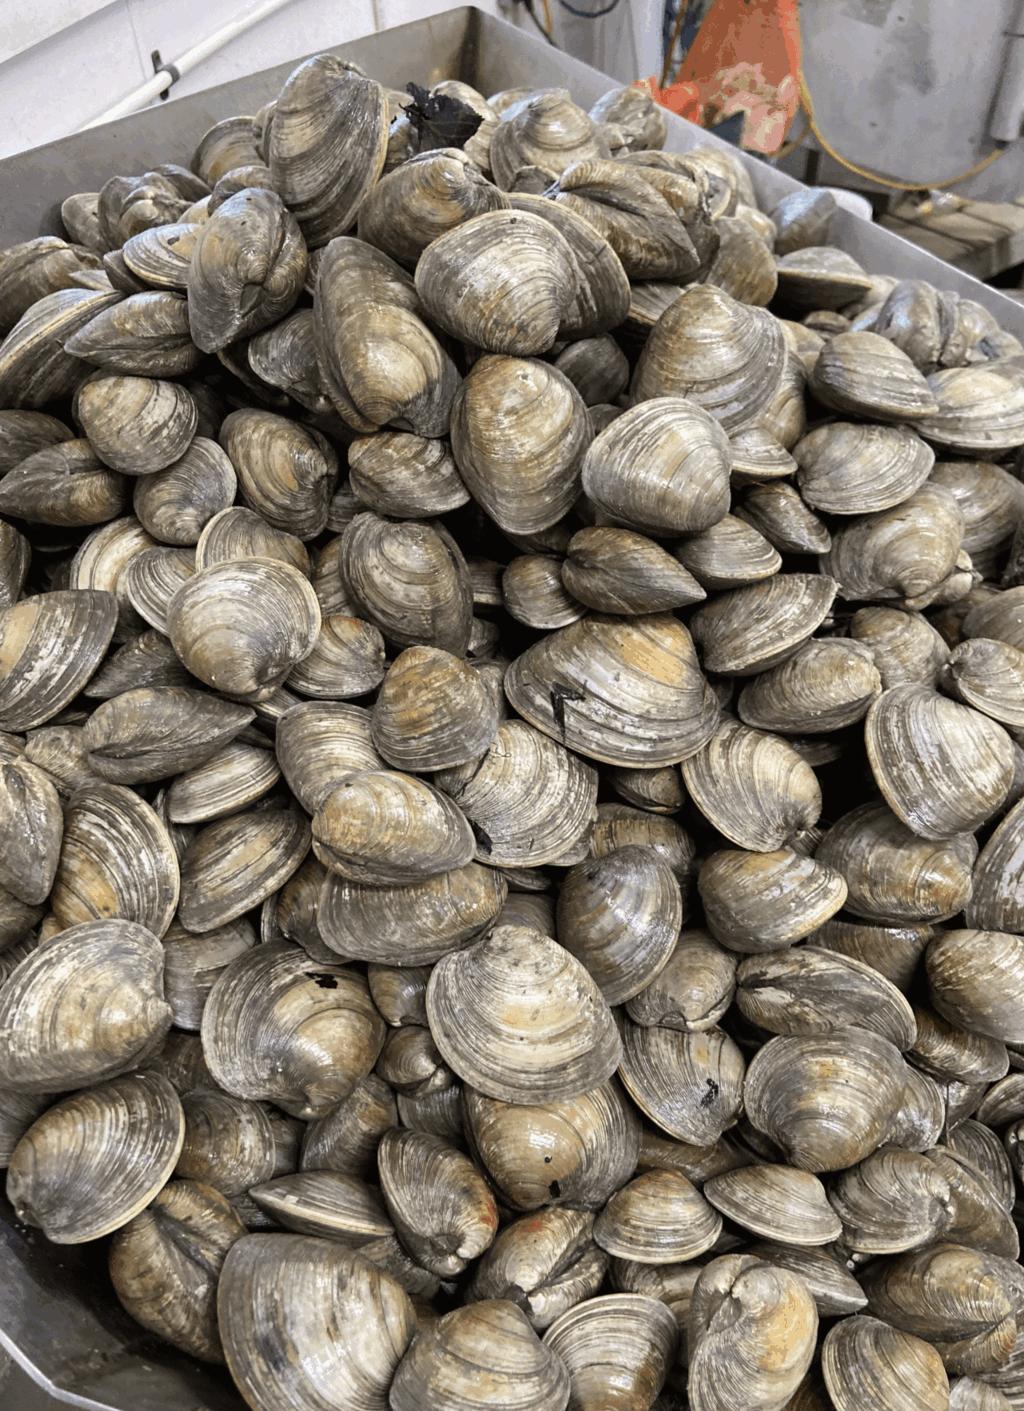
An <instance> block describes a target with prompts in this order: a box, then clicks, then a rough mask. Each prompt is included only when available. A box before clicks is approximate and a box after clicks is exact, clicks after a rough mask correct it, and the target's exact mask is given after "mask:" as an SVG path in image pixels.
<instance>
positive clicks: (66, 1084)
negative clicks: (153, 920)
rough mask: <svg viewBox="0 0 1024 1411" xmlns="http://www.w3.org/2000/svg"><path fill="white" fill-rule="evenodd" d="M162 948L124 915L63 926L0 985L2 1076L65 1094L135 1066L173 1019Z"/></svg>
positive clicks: (26, 1088)
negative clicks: (166, 997)
mask: <svg viewBox="0 0 1024 1411" xmlns="http://www.w3.org/2000/svg"><path fill="white" fill-rule="evenodd" d="M163 965H164V956H163V950H162V948H161V946H160V944H159V942H158V941H157V938H156V937H155V936H154V935H153V934H152V932H150V931H147V930H146V929H145V927H143V926H138V925H136V924H134V923H132V922H130V921H93V922H85V923H83V924H81V925H77V926H71V927H68V928H67V929H66V930H65V931H62V932H61V933H60V934H59V935H57V936H55V937H54V938H53V939H52V940H51V941H49V942H48V943H47V944H46V945H44V946H41V947H39V948H38V949H36V950H35V951H33V952H32V954H31V955H29V956H28V957H27V958H26V959H25V960H24V961H23V962H22V963H21V965H19V966H18V968H17V970H16V971H15V972H14V973H13V974H12V975H11V976H10V978H9V979H8V980H7V981H6V983H5V984H4V986H3V993H2V996H0V1035H2V1036H3V1042H4V1082H5V1083H6V1084H7V1086H8V1087H10V1088H11V1089H13V1090H14V1091H17V1092H47V1093H52V1092H55V1091H57V1092H67V1091H70V1090H72V1089H75V1088H83V1087H89V1086H91V1085H92V1084H94V1083H97V1082H102V1081H104V1080H106V1079H108V1078H113V1077H116V1076H118V1075H119V1074H121V1073H125V1072H127V1071H129V1070H131V1069H133V1068H136V1067H138V1066H139V1065H140V1064H141V1063H142V1062H143V1060H144V1059H146V1058H147V1057H149V1055H150V1054H151V1053H152V1052H154V1051H155V1050H156V1049H157V1048H158V1047H159V1046H160V1044H161V1042H162V1041H163V1038H164V1035H165V1034H166V1033H167V1031H168V1029H169V1028H170V1025H171V1009H170V1006H169V1005H168V1004H167V1003H166V1001H165V1000H164V989H163Z"/></svg>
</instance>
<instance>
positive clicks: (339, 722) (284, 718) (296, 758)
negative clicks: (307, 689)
mask: <svg viewBox="0 0 1024 1411" xmlns="http://www.w3.org/2000/svg"><path fill="white" fill-rule="evenodd" d="M370 730H371V715H370V712H369V710H367V709H366V708H365V707H364V706H358V705H350V704H349V703H347V702H342V701H304V702H302V703H301V704H298V705H293V706H292V707H291V708H290V709H289V710H286V711H285V712H284V713H283V714H282V715H281V716H280V718H279V720H278V723H277V729H276V740H275V743H276V753H277V758H278V763H279V764H280V766H281V772H282V773H283V774H284V777H285V779H286V781H287V783H288V787H289V788H290V789H291V791H292V793H293V794H294V795H295V797H296V798H297V799H298V801H299V803H300V804H301V805H302V807H303V808H304V809H305V810H306V812H307V813H309V814H314V813H316V811H317V809H318V808H319V807H320V805H321V804H322V803H323V801H324V799H326V798H327V796H328V794H330V793H331V792H332V791H333V790H334V789H335V788H337V786H338V785H339V784H340V783H342V782H343V780H345V779H346V778H347V777H348V776H349V775H350V774H362V773H364V772H365V771H366V770H377V769H384V768H386V765H385V762H384V760H383V759H381V757H380V755H379V754H378V753H377V751H376V749H375V748H374V746H373V740H372V737H371V733H370Z"/></svg>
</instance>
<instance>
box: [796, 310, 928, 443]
mask: <svg viewBox="0 0 1024 1411" xmlns="http://www.w3.org/2000/svg"><path fill="white" fill-rule="evenodd" d="M810 386H811V390H812V391H813V392H814V394H815V396H816V397H818V398H819V400H821V401H822V402H824V403H825V405H826V406H829V407H833V408H834V409H835V410H836V411H839V412H843V413H845V414H846V415H847V416H862V417H868V418H870V419H872V420H874V421H907V420H910V419H913V420H914V421H915V422H916V423H919V424H920V425H921V427H922V434H923V435H929V433H928V432H927V431H926V430H925V425H926V423H924V422H922V421H921V420H920V419H922V418H928V417H929V416H930V415H932V414H933V413H934V412H935V411H936V410H937V408H938V403H937V401H936V399H935V397H934V395H933V393H932V391H931V389H930V387H929V384H928V383H927V382H926V381H925V379H924V378H923V377H922V375H921V373H919V372H918V370H917V368H916V367H915V366H914V364H913V363H912V362H911V361H910V359H909V358H908V357H907V355H906V353H903V352H901V351H900V349H899V348H897V347H896V345H895V344H894V343H890V342H889V340H888V339H887V338H882V337H881V336H880V335H879V334H877V333H867V332H860V333H838V334H836V336H835V337H834V338H830V339H828V341H827V342H826V343H825V346H824V347H823V348H822V350H821V352H820V353H819V354H818V358H817V361H816V362H815V364H814V371H813V372H812V373H811V377H810Z"/></svg>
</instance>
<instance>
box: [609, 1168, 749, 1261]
mask: <svg viewBox="0 0 1024 1411" xmlns="http://www.w3.org/2000/svg"><path fill="white" fill-rule="evenodd" d="M721 1232H722V1221H721V1217H720V1216H719V1215H718V1213H717V1212H716V1211H715V1210H714V1209H713V1208H712V1206H711V1205H709V1204H708V1201H707V1200H706V1199H705V1198H704V1196H702V1195H701V1193H700V1192H699V1191H698V1190H697V1188H696V1187H695V1186H694V1185H693V1184H692V1183H691V1182H690V1181H688V1180H687V1178H686V1177H685V1176H682V1175H679V1174H678V1173H677V1172H674V1171H645V1172H643V1173H642V1174H641V1175H639V1176H636V1177H635V1178H634V1179H633V1180H632V1181H629V1182H628V1183H626V1184H625V1185H623V1186H620V1188H619V1189H618V1190H617V1191H615V1193H614V1194H613V1195H612V1196H611V1197H610V1198H609V1200H608V1203H607V1204H606V1205H605V1207H604V1209H603V1210H602V1211H601V1213H600V1215H599V1216H598V1217H597V1223H596V1224H595V1226H594V1240H595V1241H596V1243H597V1244H599V1245H600V1246H601V1248H602V1249H604V1250H607V1252H608V1253H609V1254H612V1255H615V1256H617V1257H618V1258H620V1259H633V1260H637V1261H638V1262H639V1263H642V1264H675V1263H681V1262H683V1261H685V1260H690V1259H695V1258H697V1257H698V1256H699V1255H701V1254H703V1253H705V1251H706V1250H708V1249H710V1248H711V1247H712V1245H713V1244H714V1243H715V1241H716V1240H717V1239H718V1236H719V1235H720V1234H721Z"/></svg>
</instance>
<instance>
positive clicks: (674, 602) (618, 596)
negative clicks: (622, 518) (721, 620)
mask: <svg viewBox="0 0 1024 1411" xmlns="http://www.w3.org/2000/svg"><path fill="white" fill-rule="evenodd" d="M561 575H562V582H563V583H564V584H565V587H566V588H567V589H568V591H569V592H570V593H571V594H572V596H573V597H574V598H576V599H577V600H578V601H580V602H582V603H585V604H586V605H587V606H588V607H591V608H595V609H596V610H597V611H598V612H604V613H622V614H625V615H628V616H632V615H634V614H636V615H641V614H644V613H650V612H665V611H667V610H671V609H672V608H677V607H684V606H686V605H687V604H688V603H692V602H699V601H700V600H701V597H702V596H703V593H704V590H703V588H702V586H701V584H700V583H698V582H697V581H696V579H695V578H694V577H693V576H692V574H691V573H689V572H688V571H687V569H686V568H685V567H684V566H683V565H682V563H680V562H677V561H676V560H675V559H674V558H673V557H672V555H671V554H669V553H667V552H666V550H665V549H663V548H662V547H661V546H660V545H659V544H656V543H654V541H653V540H651V539H648V538H647V537H646V535H643V534H638V533H636V532H634V531H633V530H630V529H618V528H614V527H613V526H600V527H599V526H594V527H593V528H587V529H581V530H579V531H578V532H577V533H576V534H574V535H573V536H572V538H571V539H570V540H569V544H568V548H567V552H566V557H565V558H564V559H563V560H562V563H561Z"/></svg>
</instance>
